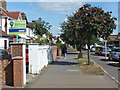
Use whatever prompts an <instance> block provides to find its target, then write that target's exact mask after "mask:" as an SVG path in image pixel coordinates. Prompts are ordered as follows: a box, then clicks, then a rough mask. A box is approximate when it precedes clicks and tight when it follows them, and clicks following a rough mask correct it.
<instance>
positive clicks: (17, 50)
mask: <svg viewBox="0 0 120 90" xmlns="http://www.w3.org/2000/svg"><path fill="white" fill-rule="evenodd" d="M16 56H22V45H12V57H16Z"/></svg>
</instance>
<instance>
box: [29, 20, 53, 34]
mask: <svg viewBox="0 0 120 90" xmlns="http://www.w3.org/2000/svg"><path fill="white" fill-rule="evenodd" d="M51 27H52V25H49V23H48V22H45V21H42V19H41V18H39V19H38V20H34V21H33V22H32V25H31V29H32V30H33V32H34V34H35V35H40V36H42V35H43V34H46V33H48V30H49V29H50V28H51Z"/></svg>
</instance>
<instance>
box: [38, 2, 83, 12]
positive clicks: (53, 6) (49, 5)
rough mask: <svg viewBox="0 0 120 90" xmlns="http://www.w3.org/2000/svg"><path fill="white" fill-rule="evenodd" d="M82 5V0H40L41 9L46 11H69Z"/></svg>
mask: <svg viewBox="0 0 120 90" xmlns="http://www.w3.org/2000/svg"><path fill="white" fill-rule="evenodd" d="M82 5H83V3H82V2H42V3H39V6H40V8H41V10H43V11H47V12H59V13H71V12H74V11H75V10H76V9H78V8H79V7H81V6H82Z"/></svg>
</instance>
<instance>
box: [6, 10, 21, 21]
mask: <svg viewBox="0 0 120 90" xmlns="http://www.w3.org/2000/svg"><path fill="white" fill-rule="evenodd" d="M6 14H7V15H8V16H9V17H11V18H13V19H18V17H19V15H20V11H18V12H6Z"/></svg>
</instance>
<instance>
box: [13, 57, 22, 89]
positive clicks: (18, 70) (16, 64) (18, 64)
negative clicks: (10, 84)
mask: <svg viewBox="0 0 120 90" xmlns="http://www.w3.org/2000/svg"><path fill="white" fill-rule="evenodd" d="M13 76H14V77H13V80H14V87H22V86H23V59H14V60H13Z"/></svg>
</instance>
